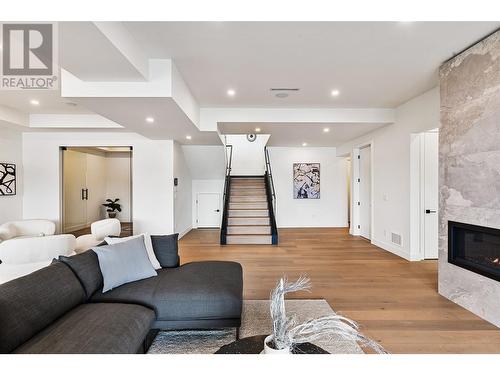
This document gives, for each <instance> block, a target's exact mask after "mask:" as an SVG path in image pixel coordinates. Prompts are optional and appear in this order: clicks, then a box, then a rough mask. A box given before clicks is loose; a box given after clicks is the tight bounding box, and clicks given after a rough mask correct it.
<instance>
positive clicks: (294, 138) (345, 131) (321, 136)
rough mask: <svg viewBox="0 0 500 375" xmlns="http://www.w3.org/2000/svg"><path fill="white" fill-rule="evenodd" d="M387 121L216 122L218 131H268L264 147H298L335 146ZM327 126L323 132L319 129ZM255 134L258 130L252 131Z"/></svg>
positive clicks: (225, 132)
mask: <svg viewBox="0 0 500 375" xmlns="http://www.w3.org/2000/svg"><path fill="white" fill-rule="evenodd" d="M386 125H387V124H366V123H364V124H353V123H349V124H340V123H335V124H321V123H269V122H268V123H257V124H250V123H234V122H232V123H220V124H219V131H220V132H221V133H222V134H250V133H256V131H255V128H257V127H258V128H260V129H261V131H260V134H270V135H271V137H270V138H269V141H268V143H267V145H268V146H301V145H302V143H303V142H305V143H307V146H311V147H336V146H340V145H341V144H343V143H345V142H348V141H350V140H352V139H355V138H358V137H360V136H362V135H363V134H367V133H369V132H371V131H373V130H375V129H378V128H381V127H383V126H386ZM325 128H328V129H329V132H328V133H325V132H324V131H323V129H325ZM256 134H259V133H256Z"/></svg>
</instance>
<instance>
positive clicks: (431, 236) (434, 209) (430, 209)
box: [423, 132, 439, 259]
mask: <svg viewBox="0 0 500 375" xmlns="http://www.w3.org/2000/svg"><path fill="white" fill-rule="evenodd" d="M438 144H439V135H438V133H437V132H427V133H425V134H424V173H423V175H424V210H425V211H424V241H423V242H424V257H425V258H426V259H437V257H438V178H439V177H438V176H439V171H438V159H439V156H438V147H439V146H438Z"/></svg>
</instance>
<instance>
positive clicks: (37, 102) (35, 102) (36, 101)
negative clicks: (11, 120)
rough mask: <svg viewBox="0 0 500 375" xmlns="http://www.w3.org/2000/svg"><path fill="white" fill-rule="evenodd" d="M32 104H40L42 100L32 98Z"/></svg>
mask: <svg viewBox="0 0 500 375" xmlns="http://www.w3.org/2000/svg"><path fill="white" fill-rule="evenodd" d="M30 103H31V105H40V102H39V101H38V100H36V99H32V100H30Z"/></svg>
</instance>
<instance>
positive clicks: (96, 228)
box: [75, 219, 122, 253]
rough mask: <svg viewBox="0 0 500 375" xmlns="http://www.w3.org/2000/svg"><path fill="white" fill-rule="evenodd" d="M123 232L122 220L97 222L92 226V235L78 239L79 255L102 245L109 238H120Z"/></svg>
mask: <svg viewBox="0 0 500 375" xmlns="http://www.w3.org/2000/svg"><path fill="white" fill-rule="evenodd" d="M121 231H122V228H121V224H120V220H118V219H105V220H99V221H95V222H93V223H92V224H91V225H90V232H91V234H85V235H83V236H80V237H78V238H77V239H76V249H75V251H76V252H77V253H80V252H82V251H85V250H88V249H90V248H91V247H93V246H96V245H98V244H100V243H101V242H102V241H104V237H107V236H119V235H120V233H121Z"/></svg>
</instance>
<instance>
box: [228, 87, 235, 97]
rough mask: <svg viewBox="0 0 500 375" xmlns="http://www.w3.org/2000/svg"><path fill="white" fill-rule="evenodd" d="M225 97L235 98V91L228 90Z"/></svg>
mask: <svg viewBox="0 0 500 375" xmlns="http://www.w3.org/2000/svg"><path fill="white" fill-rule="evenodd" d="M227 95H229V96H235V95H236V91H234V90H233V89H229V90H227Z"/></svg>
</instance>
